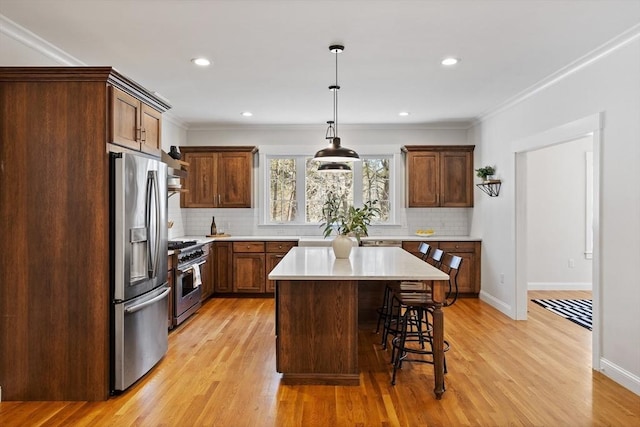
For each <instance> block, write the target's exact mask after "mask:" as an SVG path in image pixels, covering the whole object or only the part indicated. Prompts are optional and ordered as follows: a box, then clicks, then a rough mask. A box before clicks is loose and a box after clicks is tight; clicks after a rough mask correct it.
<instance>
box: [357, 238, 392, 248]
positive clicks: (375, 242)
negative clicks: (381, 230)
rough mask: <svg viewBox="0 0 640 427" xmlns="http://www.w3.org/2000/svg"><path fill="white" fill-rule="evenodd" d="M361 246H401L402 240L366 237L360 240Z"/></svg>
mask: <svg viewBox="0 0 640 427" xmlns="http://www.w3.org/2000/svg"><path fill="white" fill-rule="evenodd" d="M362 246H378V247H384V246H387V247H396V248H401V247H402V240H395V239H366V240H362Z"/></svg>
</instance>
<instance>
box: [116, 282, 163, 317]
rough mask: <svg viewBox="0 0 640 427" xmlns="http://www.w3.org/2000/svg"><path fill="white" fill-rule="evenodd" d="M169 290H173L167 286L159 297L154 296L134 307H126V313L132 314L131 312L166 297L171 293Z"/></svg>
mask: <svg viewBox="0 0 640 427" xmlns="http://www.w3.org/2000/svg"><path fill="white" fill-rule="evenodd" d="M169 291H171V288H166V289H165V290H164V291H162V293H161V294H160V295H158V296H157V297H153V298H151V299H150V300H148V301H145V302H143V303H140V304H137V305H134V306H132V307H127V308H125V309H124V312H125V313H126V314H131V313H135V312H136V311H140V310H142V309H143V308H145V307H147V306H150V305H151V304H155V303H157V302H158V301H160V300H161V299H164V297H166V296H167V295H169Z"/></svg>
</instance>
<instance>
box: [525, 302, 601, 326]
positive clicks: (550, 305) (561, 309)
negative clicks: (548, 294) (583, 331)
mask: <svg viewBox="0 0 640 427" xmlns="http://www.w3.org/2000/svg"><path fill="white" fill-rule="evenodd" d="M531 301H533V302H535V303H536V304H538V305H541V306H543V307H544V308H546V309H547V310H549V311H551V312H552V313H555V314H557V315H558V316H562V317H564V318H565V319H569V320H571V321H572V322H574V323H577V324H578V325H580V326H582V327H583V328H587V329H589V330H591V326H592V325H591V319H592V311H591V300H590V299H532V300H531Z"/></svg>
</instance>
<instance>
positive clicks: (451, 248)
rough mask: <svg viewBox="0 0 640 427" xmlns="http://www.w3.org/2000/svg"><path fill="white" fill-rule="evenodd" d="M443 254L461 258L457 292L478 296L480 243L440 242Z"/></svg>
mask: <svg viewBox="0 0 640 427" xmlns="http://www.w3.org/2000/svg"><path fill="white" fill-rule="evenodd" d="M438 247H439V248H440V249H442V250H443V251H444V253H445V254H449V255H457V256H459V257H461V258H462V265H461V266H460V271H459V272H458V292H459V293H461V294H476V295H477V294H478V293H479V292H480V242H440V244H439V245H438Z"/></svg>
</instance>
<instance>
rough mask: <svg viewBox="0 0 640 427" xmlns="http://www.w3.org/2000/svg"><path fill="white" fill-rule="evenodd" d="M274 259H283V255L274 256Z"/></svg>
mask: <svg viewBox="0 0 640 427" xmlns="http://www.w3.org/2000/svg"><path fill="white" fill-rule="evenodd" d="M273 257H274V258H284V255H274V256H273Z"/></svg>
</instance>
